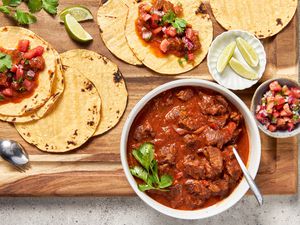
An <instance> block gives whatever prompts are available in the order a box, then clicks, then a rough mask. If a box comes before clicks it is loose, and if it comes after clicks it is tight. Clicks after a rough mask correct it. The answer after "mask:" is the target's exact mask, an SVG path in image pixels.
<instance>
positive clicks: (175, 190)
mask: <svg viewBox="0 0 300 225" xmlns="http://www.w3.org/2000/svg"><path fill="white" fill-rule="evenodd" d="M169 190H170V191H169V193H168V196H169V199H170V203H171V206H172V207H173V208H178V207H180V206H182V205H183V203H184V198H183V195H182V193H183V187H182V184H175V185H172V186H171V187H170V188H169Z"/></svg>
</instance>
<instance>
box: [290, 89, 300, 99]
mask: <svg viewBox="0 0 300 225" xmlns="http://www.w3.org/2000/svg"><path fill="white" fill-rule="evenodd" d="M291 94H292V96H293V97H295V98H300V89H299V88H295V87H292V88H291Z"/></svg>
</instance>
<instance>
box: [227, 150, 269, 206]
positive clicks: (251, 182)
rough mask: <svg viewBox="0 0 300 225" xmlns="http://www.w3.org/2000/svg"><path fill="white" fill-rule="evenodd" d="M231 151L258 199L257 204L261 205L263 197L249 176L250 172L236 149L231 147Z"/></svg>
mask: <svg viewBox="0 0 300 225" xmlns="http://www.w3.org/2000/svg"><path fill="white" fill-rule="evenodd" d="M232 151H233V153H234V155H235V157H236V159H237V161H238V163H239V165H240V167H241V169H242V171H243V173H244V176H245V178H246V180H247V182H248V184H249V186H250V189H251V190H252V191H253V193H254V195H255V198H256V199H257V201H258V204H259V205H262V204H263V201H264V200H263V197H262V194H261V193H260V191H259V189H258V187H257V186H256V184H255V182H254V180H253V179H252V177H251V176H250V174H249V172H248V170H247V168H246V166H245V164H244V163H243V161H242V159H241V157H240V156H239V153H238V152H237V150H236V149H235V148H234V147H233V148H232Z"/></svg>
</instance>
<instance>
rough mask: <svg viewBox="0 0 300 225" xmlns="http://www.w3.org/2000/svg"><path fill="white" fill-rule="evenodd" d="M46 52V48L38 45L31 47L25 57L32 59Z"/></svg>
mask: <svg viewBox="0 0 300 225" xmlns="http://www.w3.org/2000/svg"><path fill="white" fill-rule="evenodd" d="M43 53H44V48H43V47H42V46H37V47H36V48H34V49H30V50H29V51H28V52H26V53H25V54H24V56H23V57H24V58H25V59H32V58H34V57H37V56H42V55H43Z"/></svg>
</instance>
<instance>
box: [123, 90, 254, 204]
mask: <svg viewBox="0 0 300 225" xmlns="http://www.w3.org/2000/svg"><path fill="white" fill-rule="evenodd" d="M145 142H150V143H152V144H153V145H154V149H155V159H156V160H157V162H158V173H159V175H162V174H168V175H171V176H172V177H173V183H172V185H171V186H170V187H169V188H168V191H159V190H149V191H146V193H147V194H148V195H149V196H150V197H152V198H153V199H155V200H156V201H158V202H160V203H161V204H163V205H166V206H168V207H171V208H175V209H181V210H193V209H200V208H204V207H208V206H211V205H213V204H215V203H217V202H219V201H221V200H222V199H224V198H226V197H227V196H228V195H230V193H231V192H232V191H233V190H234V188H235V187H236V186H237V185H238V184H239V182H240V180H241V178H242V176H243V175H242V171H241V169H240V167H239V165H238V163H237V161H236V159H235V157H234V155H233V152H232V148H231V146H232V145H234V146H235V147H236V148H237V150H238V152H239V154H240V156H241V158H242V160H243V161H244V163H245V164H247V161H248V155H249V140H248V134H247V131H246V128H245V123H244V119H243V117H242V115H241V114H240V113H239V112H238V110H237V109H236V108H235V107H234V106H233V105H232V104H231V103H229V102H228V100H227V99H225V98H224V97H223V96H221V95H220V94H218V93H216V92H213V91H210V90H207V89H203V88H197V87H182V88H175V89H171V90H168V91H166V92H163V93H162V94H160V95H158V96H157V97H155V98H154V99H152V100H151V101H150V102H149V103H148V104H147V105H146V106H145V107H144V109H143V110H142V111H141V112H140V113H139V114H138V116H137V118H136V119H135V121H134V123H133V125H132V127H131V129H130V133H129V139H128V145H127V149H128V150H127V155H128V163H129V166H130V167H133V166H136V165H138V162H137V161H136V159H135V158H134V157H133V155H132V150H133V149H134V148H138V147H139V146H140V145H141V144H143V143H145ZM135 179H136V181H137V182H138V183H142V181H141V180H139V179H138V178H135Z"/></svg>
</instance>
